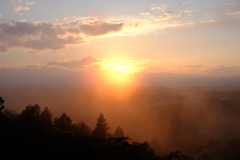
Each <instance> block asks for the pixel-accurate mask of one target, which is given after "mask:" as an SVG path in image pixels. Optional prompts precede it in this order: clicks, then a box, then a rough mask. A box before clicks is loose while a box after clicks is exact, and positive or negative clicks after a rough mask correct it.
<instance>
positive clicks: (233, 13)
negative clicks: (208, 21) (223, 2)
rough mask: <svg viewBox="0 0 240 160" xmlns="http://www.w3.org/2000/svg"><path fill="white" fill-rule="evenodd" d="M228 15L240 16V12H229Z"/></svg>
mask: <svg viewBox="0 0 240 160" xmlns="http://www.w3.org/2000/svg"><path fill="white" fill-rule="evenodd" d="M227 14H232V15H235V14H240V11H233V12H228V13H227Z"/></svg>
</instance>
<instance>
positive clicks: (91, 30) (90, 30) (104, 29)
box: [80, 22, 124, 36]
mask: <svg viewBox="0 0 240 160" xmlns="http://www.w3.org/2000/svg"><path fill="white" fill-rule="evenodd" d="M123 25H124V24H123V23H119V24H111V23H106V22H100V23H99V22H95V23H92V24H84V25H81V26H80V29H81V31H82V32H83V33H84V34H86V35H90V36H99V35H105V34H108V33H111V32H118V31H120V30H121V29H122V27H123Z"/></svg>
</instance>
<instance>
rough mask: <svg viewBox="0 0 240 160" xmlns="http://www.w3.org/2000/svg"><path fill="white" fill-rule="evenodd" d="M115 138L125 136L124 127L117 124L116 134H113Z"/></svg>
mask: <svg viewBox="0 0 240 160" xmlns="http://www.w3.org/2000/svg"><path fill="white" fill-rule="evenodd" d="M113 137H114V138H121V137H124V133H123V129H122V128H121V127H119V126H117V129H116V130H115V132H114V134H113Z"/></svg>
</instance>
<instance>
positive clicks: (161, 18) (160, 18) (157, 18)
mask: <svg viewBox="0 0 240 160" xmlns="http://www.w3.org/2000/svg"><path fill="white" fill-rule="evenodd" d="M179 17H181V15H163V16H158V17H156V18H154V20H155V21H162V20H169V19H172V18H179Z"/></svg>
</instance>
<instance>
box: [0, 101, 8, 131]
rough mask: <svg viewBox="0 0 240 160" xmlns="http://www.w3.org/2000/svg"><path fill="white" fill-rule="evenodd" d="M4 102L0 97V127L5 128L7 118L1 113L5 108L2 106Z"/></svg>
mask: <svg viewBox="0 0 240 160" xmlns="http://www.w3.org/2000/svg"><path fill="white" fill-rule="evenodd" d="M4 102H5V101H4V100H3V99H2V97H0V127H2V126H5V125H6V124H7V122H8V118H7V117H6V116H4V115H3V113H2V111H3V109H4V108H5V106H3V104H4Z"/></svg>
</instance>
